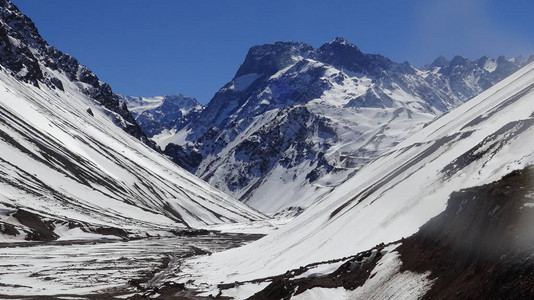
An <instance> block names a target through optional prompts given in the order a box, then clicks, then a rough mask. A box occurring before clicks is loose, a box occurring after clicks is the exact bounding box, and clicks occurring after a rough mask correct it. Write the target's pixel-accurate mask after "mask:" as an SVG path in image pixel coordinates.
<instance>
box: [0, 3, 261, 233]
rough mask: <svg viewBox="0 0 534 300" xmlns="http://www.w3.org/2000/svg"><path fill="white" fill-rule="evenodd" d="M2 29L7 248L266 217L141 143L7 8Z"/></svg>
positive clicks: (120, 114)
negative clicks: (25, 243)
mask: <svg viewBox="0 0 534 300" xmlns="http://www.w3.org/2000/svg"><path fill="white" fill-rule="evenodd" d="M0 28H1V30H2V33H3V35H2V36H3V37H0V54H1V55H0V57H1V63H0V64H1V66H2V68H1V69H0V149H1V151H2V154H1V155H0V242H4V241H9V242H10V241H20V240H24V239H26V240H43V241H50V240H56V239H59V238H63V239H93V238H96V239H98V238H102V237H103V236H104V235H113V236H118V237H120V238H127V237H146V236H154V235H172V234H173V232H175V233H176V232H179V231H180V230H184V229H187V228H201V227H206V226H208V225H213V224H226V223H236V222H250V221H253V220H261V219H264V218H265V217H264V216H263V215H262V214H261V213H258V212H257V211H254V210H252V209H250V208H249V207H247V206H245V205H244V204H242V203H241V202H238V201H236V200H234V199H233V198H231V197H230V196H228V195H226V194H224V193H222V192H220V191H218V190H215V189H213V188H212V187H211V186H209V185H208V184H207V183H205V182H204V181H202V180H201V179H198V178H196V177H195V176H194V175H192V174H190V173H189V172H187V171H185V170H183V169H182V168H180V167H178V166H176V165H174V164H172V163H170V162H169V161H168V160H167V159H166V157H164V156H162V155H160V154H159V153H157V152H156V151H154V150H153V149H151V148H150V147H147V145H145V144H143V143H141V142H140V141H139V139H141V140H144V141H147V139H146V136H145V135H144V134H143V133H142V132H141V129H140V128H139V126H138V125H137V124H136V123H135V120H134V119H133V117H132V115H131V114H130V112H129V111H128V109H127V108H126V106H125V105H124V103H123V102H122V101H120V99H119V98H118V97H117V96H116V95H114V94H113V93H112V92H111V89H110V88H109V86H108V85H106V84H104V83H102V82H100V81H99V80H98V79H97V77H96V76H95V75H94V74H92V73H91V72H90V71H89V70H87V69H86V68H85V67H83V66H80V65H79V64H78V63H77V61H76V60H75V59H74V58H72V57H70V56H68V55H64V54H62V53H61V52H59V51H58V50H56V49H54V48H53V47H51V46H49V45H47V44H46V42H44V41H43V40H42V39H41V38H40V36H39V34H38V32H37V30H36V29H35V27H34V25H33V23H32V22H31V21H30V20H29V19H28V18H26V17H25V16H24V15H23V14H22V13H20V12H19V11H18V10H17V8H16V7H15V6H14V5H13V4H11V3H10V2H7V1H0ZM117 125H118V126H117ZM132 135H133V136H132Z"/></svg>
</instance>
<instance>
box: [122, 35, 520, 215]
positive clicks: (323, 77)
mask: <svg viewBox="0 0 534 300" xmlns="http://www.w3.org/2000/svg"><path fill="white" fill-rule="evenodd" d="M526 62H527V60H526V59H523V58H521V57H517V58H514V59H505V58H504V57H502V56H501V57H498V58H496V59H495V58H490V57H482V58H480V59H477V60H475V61H470V60H468V59H467V58H465V57H461V56H456V57H454V58H453V59H452V60H450V61H448V60H447V59H445V58H444V57H439V58H437V59H436V60H435V61H434V62H433V63H432V64H430V65H427V66H424V67H422V68H416V67H414V66H412V65H410V64H409V63H408V62H404V63H396V62H393V61H391V60H390V59H388V58H387V57H384V56H381V55H378V54H366V53H364V52H362V51H361V50H360V49H358V48H357V47H356V46H355V45H353V44H351V43H350V42H348V41H346V40H345V39H343V38H336V39H334V40H333V41H331V42H328V43H326V44H324V45H322V46H321V47H319V48H318V49H315V48H313V47H312V46H310V45H307V44H305V43H296V42H278V43H275V44H267V45H261V46H255V47H252V48H251V49H250V50H249V52H248V54H247V56H246V58H245V60H244V62H243V64H242V65H241V66H240V68H239V69H238V71H237V73H236V75H235V77H234V78H233V79H232V80H231V81H230V82H228V83H227V84H226V85H225V86H224V87H222V88H221V89H220V90H219V91H218V92H217V93H216V94H215V96H214V97H213V99H212V100H211V101H210V102H209V103H208V104H207V105H206V106H205V107H204V108H202V109H200V108H199V107H198V106H197V105H196V103H193V106H194V107H197V108H196V109H195V111H194V113H192V114H190V113H187V114H185V117H184V118H180V117H179V116H178V119H176V120H175V121H174V122H175V123H176V124H170V122H169V121H168V120H172V119H173V117H171V115H172V114H175V112H178V110H176V109H175V110H171V111H166V112H165V113H163V114H162V113H161V112H163V111H165V110H164V109H162V107H159V108H157V112H156V113H154V112H152V111H153V109H152V108H151V107H152V104H151V103H152V102H150V104H149V102H144V103H145V107H147V109H148V110H147V111H148V112H149V113H150V117H149V118H151V121H149V122H146V121H145V119H147V113H146V112H143V113H142V114H138V115H137V118H138V120H139V118H141V119H142V121H141V122H140V125H141V127H142V128H143V130H144V131H145V132H146V133H149V135H151V137H152V138H153V140H154V141H155V142H156V143H157V144H158V145H159V146H161V148H162V149H164V153H165V154H167V155H168V156H170V157H171V158H172V159H173V160H174V161H175V162H176V163H178V164H179V165H181V166H182V167H184V168H185V169H187V170H189V171H190V172H192V173H193V174H195V175H197V176H199V177H200V178H202V179H204V180H206V181H207V182H209V183H210V184H211V185H212V186H214V187H216V188H217V189H220V190H222V191H224V192H226V193H228V194H230V195H233V196H234V197H236V198H237V199H239V200H240V201H243V202H244V203H246V204H248V205H250V206H252V207H254V208H256V209H258V210H260V211H262V212H264V213H267V214H270V215H274V214H298V213H300V212H301V211H302V210H303V209H305V208H307V207H308V206H310V205H311V204H312V203H314V202H315V201H317V200H318V199H320V198H322V197H323V196H324V195H326V194H327V193H329V192H330V191H332V190H333V188H335V187H336V186H338V185H339V184H341V183H342V182H344V181H345V180H347V179H348V178H350V177H351V176H353V175H354V174H355V173H356V172H358V170H359V169H360V168H362V167H363V166H365V165H366V164H367V163H369V162H370V161H372V160H373V159H375V158H376V157H378V156H379V155H381V154H382V153H384V152H386V151H387V150H389V149H390V148H391V147H393V146H395V145H396V144H397V143H398V142H399V141H401V140H403V139H404V138H406V137H408V136H410V135H412V134H414V133H415V132H417V131H419V130H420V129H421V128H423V126H425V124H426V123H428V122H430V121H431V120H433V119H434V118H436V117H438V116H440V115H442V114H443V113H445V112H447V111H448V110H450V109H451V108H453V107H456V106H458V105H460V104H461V103H463V102H465V101H466V100H468V99H470V98H471V97H473V96H475V95H478V94H479V93H481V92H482V91H484V90H485V89H487V88H489V87H490V86H492V85H493V84H495V83H497V82H499V81H500V80H502V79H503V78H505V77H507V76H508V75H510V74H512V73H513V72H514V71H517V70H518V69H519V68H520V67H521V66H523V65H524V64H525V63H526ZM178 97H181V96H178ZM130 99H138V98H135V97H134V98H130ZM125 101H126V102H127V103H128V105H129V106H130V108H132V109H133V111H134V114H135V111H137V110H138V109H139V102H135V101H129V100H128V98H125ZM147 101H148V100H147ZM188 107H191V105H189V106H184V109H185V110H187V109H188ZM165 114H169V116H165ZM173 116H174V115H173ZM175 117H176V116H175Z"/></svg>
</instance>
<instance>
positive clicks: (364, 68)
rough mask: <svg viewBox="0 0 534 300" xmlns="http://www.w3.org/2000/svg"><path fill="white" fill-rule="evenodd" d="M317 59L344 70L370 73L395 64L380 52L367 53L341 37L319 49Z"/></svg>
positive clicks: (376, 73)
mask: <svg viewBox="0 0 534 300" xmlns="http://www.w3.org/2000/svg"><path fill="white" fill-rule="evenodd" d="M317 59H318V60H319V61H321V62H324V63H327V64H330V65H333V66H335V67H337V68H340V69H343V70H347V71H351V72H356V73H362V74H369V75H378V74H380V72H381V71H383V70H386V69H390V68H391V67H392V66H393V65H394V63H393V62H392V61H391V60H389V59H388V58H386V57H384V56H382V55H378V54H366V53H364V52H363V51H361V50H360V49H358V47H356V46H355V45H354V44H352V43H350V42H348V41H347V40H346V39H344V38H340V37H337V38H335V39H334V40H333V41H330V42H328V43H326V44H324V45H322V46H321V47H320V48H319V49H317Z"/></svg>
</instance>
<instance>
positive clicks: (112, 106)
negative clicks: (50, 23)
mask: <svg viewBox="0 0 534 300" xmlns="http://www.w3.org/2000/svg"><path fill="white" fill-rule="evenodd" d="M0 65H1V66H2V68H4V69H5V70H6V71H7V72H9V74H10V75H12V76H14V77H15V78H17V79H19V80H21V81H24V82H27V83H30V84H32V85H34V86H36V87H44V86H46V87H49V88H52V89H57V90H58V91H63V90H64V84H65V83H66V82H72V83H74V84H75V85H76V86H77V89H78V90H79V91H81V92H82V93H83V94H85V95H87V96H88V97H90V98H92V99H93V100H94V101H95V103H97V104H98V105H100V106H102V107H104V108H105V109H106V110H107V113H108V115H109V117H110V118H111V119H112V120H113V122H114V123H115V124H116V125H117V126H119V127H121V128H123V129H124V130H125V131H126V132H128V133H129V134H130V135H132V136H134V137H136V138H138V139H140V140H141V141H142V142H143V143H145V144H148V145H150V146H152V147H153V146H155V145H154V143H153V142H152V141H150V140H149V139H147V137H146V135H145V134H144V133H143V131H142V130H141V128H140V127H139V126H138V125H137V124H136V122H135V120H134V118H133V117H132V115H131V114H130V112H129V111H128V108H127V107H126V105H125V103H124V101H121V100H120V99H119V97H118V96H117V95H116V94H114V93H113V91H112V90H111V87H110V86H109V85H108V84H106V83H104V82H102V81H100V80H99V79H98V77H97V76H96V75H95V74H94V73H93V72H91V70H89V69H88V68H87V67H85V66H83V65H80V63H79V62H78V60H76V58H74V57H72V56H70V55H68V54H64V53H62V52H61V51H59V50H58V49H56V48H54V47H53V46H50V45H48V43H47V42H46V41H45V40H44V39H43V38H42V37H41V36H40V35H39V32H38V30H37V28H36V27H35V24H34V23H33V22H32V21H31V20H30V19H29V18H28V17H26V16H25V15H24V14H22V13H21V12H20V11H19V10H18V8H17V7H16V6H15V5H13V4H12V3H11V2H10V1H8V0H0Z"/></svg>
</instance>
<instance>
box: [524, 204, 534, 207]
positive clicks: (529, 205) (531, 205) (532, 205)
mask: <svg viewBox="0 0 534 300" xmlns="http://www.w3.org/2000/svg"><path fill="white" fill-rule="evenodd" d="M523 207H526V208H533V207H534V203H525V204H523Z"/></svg>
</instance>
